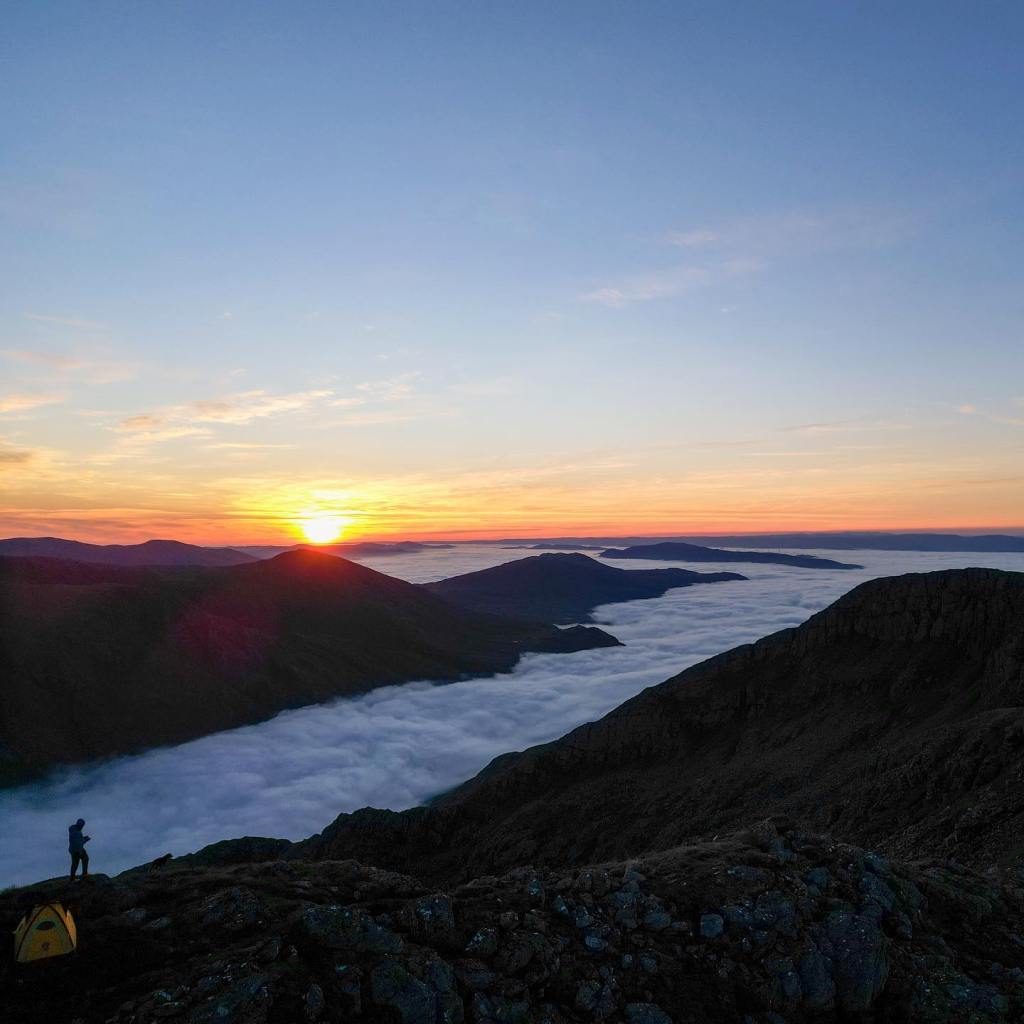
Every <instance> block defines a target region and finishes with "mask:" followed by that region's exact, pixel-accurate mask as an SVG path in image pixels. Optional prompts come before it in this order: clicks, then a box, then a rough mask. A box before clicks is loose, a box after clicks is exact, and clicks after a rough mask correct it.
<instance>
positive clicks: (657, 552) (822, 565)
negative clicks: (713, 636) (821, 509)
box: [601, 541, 864, 569]
mask: <svg viewBox="0 0 1024 1024" xmlns="http://www.w3.org/2000/svg"><path fill="white" fill-rule="evenodd" d="M601 557H602V558H653V559H657V560H658V561H664V562H771V563H773V564H775V565H794V566H799V567H800V568H801V569H863V568H864V567H863V566H862V565H849V564H847V563H846V562H833V561H832V560H831V559H830V558H815V557H814V556H813V555H784V554H781V553H779V552H774V551H726V550H724V549H722V548H706V547H702V546H701V545H699V544H683V543H681V542H679V541H665V542H663V543H661V544H637V545H635V546H634V547H628V548H609V549H608V550H607V551H602V552H601Z"/></svg>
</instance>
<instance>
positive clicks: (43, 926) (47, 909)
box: [14, 903, 78, 963]
mask: <svg viewBox="0 0 1024 1024" xmlns="http://www.w3.org/2000/svg"><path fill="white" fill-rule="evenodd" d="M77 945H78V929H77V928H75V919H74V918H73V917H72V916H71V911H70V910H65V909H64V907H63V905H62V904H60V903H44V904H43V905H42V906H39V907H33V908H32V913H31V914H26V915H25V916H24V917H23V918H22V919H21V924H19V925H18V927H17V928H16V929H15V932H14V959H15V960H17V961H19V962H20V963H26V962H27V961H29V960H43V959H45V958H46V957H48V956H63V955H64V954H65V953H73V952H74V951H75V948H76V947H77Z"/></svg>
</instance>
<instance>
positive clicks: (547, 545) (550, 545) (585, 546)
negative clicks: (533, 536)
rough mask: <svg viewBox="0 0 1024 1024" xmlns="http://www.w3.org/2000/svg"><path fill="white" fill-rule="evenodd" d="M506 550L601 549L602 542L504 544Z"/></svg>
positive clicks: (602, 546)
mask: <svg viewBox="0 0 1024 1024" xmlns="http://www.w3.org/2000/svg"><path fill="white" fill-rule="evenodd" d="M502 547H504V548H505V549H506V550H507V551H521V550H526V551H601V550H602V549H603V548H604V547H605V545H604V544H559V543H558V542H557V541H542V542H541V543H540V544H504V545H502Z"/></svg>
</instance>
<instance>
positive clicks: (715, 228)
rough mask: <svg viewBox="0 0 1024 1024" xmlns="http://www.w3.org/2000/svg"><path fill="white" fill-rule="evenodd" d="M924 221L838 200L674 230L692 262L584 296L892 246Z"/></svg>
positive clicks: (622, 302)
mask: <svg viewBox="0 0 1024 1024" xmlns="http://www.w3.org/2000/svg"><path fill="white" fill-rule="evenodd" d="M919 223H920V217H919V216H918V215H917V214H916V213H912V212H907V211H901V210H891V209H884V208H876V207H869V206H836V207H828V208H821V209H796V210H783V211H775V212H771V213H765V214H758V215H754V216H749V217H742V218H735V219H733V220H730V221H725V222H723V223H720V224H710V225H697V226H695V227H687V228H682V229H674V230H670V231H668V232H666V233H665V235H664V236H663V240H664V241H666V242H667V243H668V244H669V245H671V246H673V247H675V248H679V249H684V250H687V251H688V252H689V253H690V256H689V259H690V260H691V262H687V263H684V264H682V265H678V266H671V267H667V268H658V269H653V270H648V271H641V272H638V273H632V274H625V275H623V277H622V279H621V280H620V281H615V282H613V283H611V284H606V285H603V286H602V287H599V288H596V289H594V290H593V291H589V292H586V293H584V294H583V295H581V296H580V298H581V300H582V301H584V302H592V303H597V304H599V305H603V306H611V307H620V306H627V305H630V304H632V303H636V302H648V301H651V300H652V299H664V298H670V297H672V296H676V295H680V294H682V293H684V292H688V291H691V290H693V289H695V288H702V287H707V286H710V285H715V284H719V283H721V282H723V281H727V280H729V279H730V278H736V277H740V276H742V275H747V274H752V273H756V272H759V271H762V270H765V269H768V268H769V267H771V266H772V265H774V264H776V263H778V262H781V261H783V260H786V259H793V258H796V257H800V256H810V255H814V254H819V253H822V252H826V251H833V250H834V251H839V250H843V249H864V248H868V249H874V248H881V247H884V246H888V245H892V244H895V243H897V242H899V241H901V240H903V239H905V238H907V237H909V236H910V235H911V234H913V232H914V231H915V230H916V229H917V227H918V225H919Z"/></svg>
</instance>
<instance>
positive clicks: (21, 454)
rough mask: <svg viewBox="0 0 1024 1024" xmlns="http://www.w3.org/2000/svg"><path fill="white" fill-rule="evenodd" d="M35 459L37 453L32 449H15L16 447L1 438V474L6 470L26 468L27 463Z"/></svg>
mask: <svg viewBox="0 0 1024 1024" xmlns="http://www.w3.org/2000/svg"><path fill="white" fill-rule="evenodd" d="M34 457H35V453H34V452H33V451H31V449H28V448H15V447H14V445H11V444H8V443H7V442H6V441H4V440H3V439H2V438H0V472H2V471H3V470H5V469H12V468H16V467H18V466H24V465H25V463H27V462H31V461H32V459H33V458H34Z"/></svg>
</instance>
